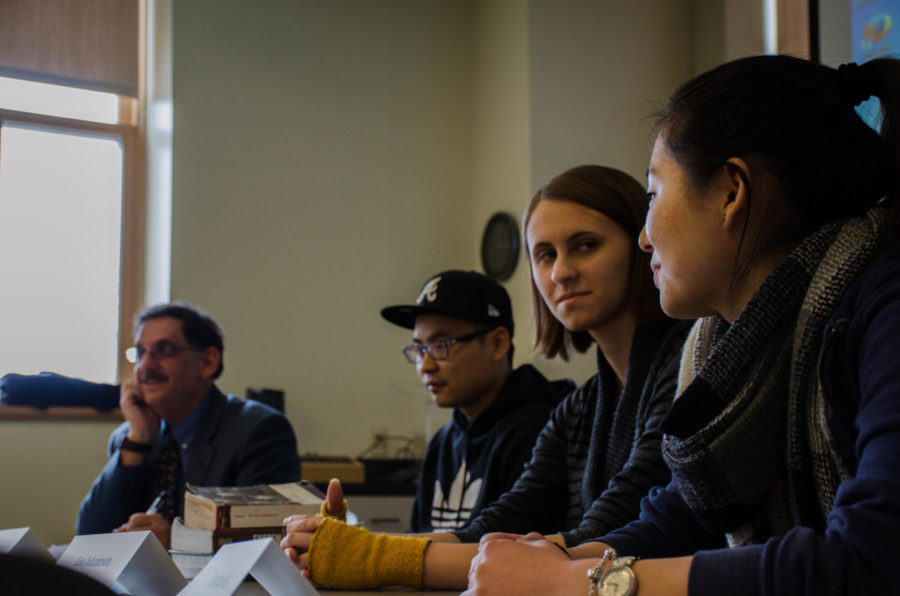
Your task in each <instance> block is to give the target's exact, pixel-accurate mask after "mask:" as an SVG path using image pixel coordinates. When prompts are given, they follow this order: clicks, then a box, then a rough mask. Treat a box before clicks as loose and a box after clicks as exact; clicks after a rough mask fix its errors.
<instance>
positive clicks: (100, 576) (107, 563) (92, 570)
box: [59, 530, 187, 596]
mask: <svg viewBox="0 0 900 596" xmlns="http://www.w3.org/2000/svg"><path fill="white" fill-rule="evenodd" d="M59 565H62V566H64V567H68V568H70V569H74V570H75V571H80V572H81V573H84V574H85V575H89V576H91V577H93V578H94V579H96V580H97V581H99V582H101V583H103V584H106V585H107V586H110V587H112V586H113V585H114V584H115V585H116V587H117V588H121V589H124V590H125V591H127V592H128V593H130V594H140V595H141V596H173V595H174V594H177V593H178V591H179V590H181V589H182V588H183V587H184V586H185V584H186V583H187V582H186V581H185V579H184V576H182V575H181V572H180V571H178V568H177V567H176V566H175V564H174V563H173V562H172V559H170V558H169V554H168V553H167V552H166V549H165V548H163V545H162V544H160V543H159V540H157V539H156V536H154V535H153V532H150V531H149V530H145V531H143V532H116V533H111V534H91V535H87V536H76V537H75V538H74V539H73V540H72V542H71V543H70V544H69V548H67V549H66V552H64V553H63V554H62V556H61V557H60V558H59Z"/></svg>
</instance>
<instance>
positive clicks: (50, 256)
mask: <svg viewBox="0 0 900 596" xmlns="http://www.w3.org/2000/svg"><path fill="white" fill-rule="evenodd" d="M0 155H2V156H3V159H2V160H0V279H2V288H3V292H2V295H0V305H2V307H0V330H2V331H0V375H3V374H5V373H7V372H17V373H22V374H34V373H37V372H40V371H51V372H56V373H60V374H64V375H69V376H75V377H80V378H84V379H88V380H91V381H98V382H115V379H116V349H117V335H118V313H119V309H118V304H119V261H120V257H119V250H120V229H121V205H122V147H121V144H120V143H119V141H118V140H117V139H111V138H108V137H101V136H89V135H85V134H65V133H59V132H55V131H51V130H49V129H36V128H28V127H22V126H14V125H6V126H3V127H2V129H0Z"/></svg>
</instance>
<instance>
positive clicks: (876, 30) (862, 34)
mask: <svg viewBox="0 0 900 596" xmlns="http://www.w3.org/2000/svg"><path fill="white" fill-rule="evenodd" d="M850 35H851V39H850V45H851V47H852V48H853V61H854V62H856V63H857V64H862V63H863V62H868V61H869V60H872V59H874V58H882V57H892V58H900V0H851V11H850ZM879 107H880V103H879V101H878V100H877V99H875V98H874V97H873V98H871V99H869V100H868V101H864V102H863V103H861V104H860V105H858V106H857V107H856V111H857V113H858V114H859V115H860V116H861V117H862V119H863V120H865V121H866V122H867V123H868V124H869V126H871V127H872V128H874V129H876V130H878V129H879V128H880V117H879V111H880V110H879Z"/></svg>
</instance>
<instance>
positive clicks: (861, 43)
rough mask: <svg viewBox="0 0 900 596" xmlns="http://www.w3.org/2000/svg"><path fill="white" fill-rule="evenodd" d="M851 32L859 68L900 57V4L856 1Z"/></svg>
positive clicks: (882, 0) (887, 0)
mask: <svg viewBox="0 0 900 596" xmlns="http://www.w3.org/2000/svg"><path fill="white" fill-rule="evenodd" d="M850 29H851V36H852V38H851V44H852V48H853V61H854V62H856V63H857V64H862V63H863V62H868V61H869V60H871V59H873V58H879V57H882V56H894V57H900V0H853V4H852V10H851V13H850Z"/></svg>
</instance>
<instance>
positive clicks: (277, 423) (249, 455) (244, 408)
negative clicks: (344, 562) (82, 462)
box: [76, 387, 300, 534]
mask: <svg viewBox="0 0 900 596" xmlns="http://www.w3.org/2000/svg"><path fill="white" fill-rule="evenodd" d="M207 408H208V409H207V411H206V412H204V415H203V418H202V419H201V420H200V422H199V424H198V426H197V432H196V435H195V436H194V440H193V442H192V443H191V454H190V461H189V462H188V466H187V470H186V473H185V480H186V481H187V482H189V483H191V484H196V485H199V486H247V485H254V484H277V483H281V482H294V481H297V480H299V479H300V459H299V457H298V455H297V441H296V438H295V437H294V430H293V429H292V428H291V424H290V422H288V420H287V418H285V417H284V416H282V415H281V414H280V413H279V412H278V411H277V410H275V409H273V408H270V407H269V406H266V405H264V404H262V403H260V402H257V401H254V400H246V399H241V398H239V397H235V396H233V395H225V394H223V393H222V392H221V391H219V390H218V389H217V388H216V387H213V388H212V389H211V392H210V402H209V404H208V406H207ZM128 428H129V426H128V423H127V422H125V423H124V424H122V425H121V426H119V427H118V428H117V429H116V430H114V431H113V432H112V434H111V435H110V438H109V456H110V459H109V461H108V462H107V463H106V466H104V468H103V470H102V471H101V472H100V475H99V476H98V477H97V479H96V480H95V481H94V484H93V486H92V487H91V491H90V492H89V493H88V495H87V496H86V497H85V498H84V500H83V501H82V502H81V509H80V511H79V513H78V525H77V527H76V533H77V534H98V533H103V532H110V531H112V530H113V529H114V528H116V527H118V526H119V525H120V524H122V523H124V522H126V521H127V520H128V517H129V516H130V515H131V514H132V513H137V512H140V511H144V510H146V509H147V507H148V506H149V505H150V503H151V502H152V501H153V499H154V497H155V496H156V495H154V491H153V487H154V480H155V478H154V476H155V474H156V470H157V465H158V461H159V457H160V454H161V452H162V448H163V444H164V438H163V437H164V435H163V432H162V429H160V432H159V433H158V435H157V437H156V438H155V439H154V442H153V451H151V452H150V453H149V454H148V455H147V457H146V458H145V460H144V463H143V464H141V465H139V466H121V465H119V446H120V445H121V444H122V439H124V438H125V435H127V434H128ZM178 492H179V499H178V507H177V511H178V515H181V514H182V513H183V510H184V490H183V488H182V489H181V490H179V491H178Z"/></svg>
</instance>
